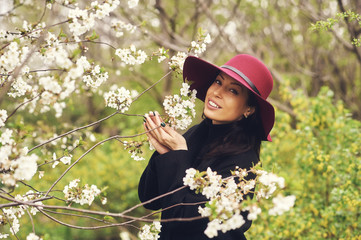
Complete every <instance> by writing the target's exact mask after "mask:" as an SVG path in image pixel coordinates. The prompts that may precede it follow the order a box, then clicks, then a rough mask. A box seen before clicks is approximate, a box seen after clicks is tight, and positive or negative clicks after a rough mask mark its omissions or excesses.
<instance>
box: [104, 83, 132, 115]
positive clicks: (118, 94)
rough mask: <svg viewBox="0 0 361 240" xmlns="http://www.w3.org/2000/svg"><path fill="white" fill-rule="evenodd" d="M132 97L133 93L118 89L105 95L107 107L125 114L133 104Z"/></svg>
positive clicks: (122, 88)
mask: <svg viewBox="0 0 361 240" xmlns="http://www.w3.org/2000/svg"><path fill="white" fill-rule="evenodd" d="M131 95H132V94H131V92H130V91H129V90H127V89H126V88H124V87H121V88H117V89H116V90H112V91H109V92H107V93H105V94H104V99H105V104H106V106H107V107H111V108H114V109H117V110H120V111H121V112H122V113H124V112H125V111H127V110H128V109H129V107H130V105H131V103H132V96H131Z"/></svg>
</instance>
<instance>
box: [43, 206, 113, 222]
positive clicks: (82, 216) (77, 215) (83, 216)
mask: <svg viewBox="0 0 361 240" xmlns="http://www.w3.org/2000/svg"><path fill="white" fill-rule="evenodd" d="M44 211H45V212H49V213H54V214H60V215H66V216H73V217H80V218H89V219H92V220H95V221H98V222H102V223H111V222H108V221H105V220H104V219H98V218H95V217H91V216H87V215H80V214H74V213H63V212H56V211H51V210H48V209H44Z"/></svg>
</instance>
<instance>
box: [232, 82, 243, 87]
mask: <svg viewBox="0 0 361 240" xmlns="http://www.w3.org/2000/svg"><path fill="white" fill-rule="evenodd" d="M231 84H233V85H237V86H239V87H241V88H243V86H242V84H240V83H238V82H231Z"/></svg>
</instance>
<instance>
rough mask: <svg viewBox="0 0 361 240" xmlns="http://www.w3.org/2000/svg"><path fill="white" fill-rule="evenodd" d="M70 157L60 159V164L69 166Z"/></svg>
mask: <svg viewBox="0 0 361 240" xmlns="http://www.w3.org/2000/svg"><path fill="white" fill-rule="evenodd" d="M71 157H72V156H71V155H70V156H64V157H62V158H60V161H61V162H62V163H64V164H65V165H67V164H70V163H71Z"/></svg>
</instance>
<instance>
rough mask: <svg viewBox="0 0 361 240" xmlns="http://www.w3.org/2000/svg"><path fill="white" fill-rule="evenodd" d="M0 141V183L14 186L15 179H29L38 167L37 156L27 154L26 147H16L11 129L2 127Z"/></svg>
mask: <svg viewBox="0 0 361 240" xmlns="http://www.w3.org/2000/svg"><path fill="white" fill-rule="evenodd" d="M0 143H1V147H0V172H1V173H0V178H1V183H2V184H4V185H8V186H15V184H16V181H22V180H31V179H32V177H33V176H34V175H35V173H36V171H37V169H38V165H37V161H38V159H39V157H38V156H37V155H36V154H31V155H28V148H26V147H25V148H21V149H18V147H19V146H18V145H16V143H15V140H14V139H13V130H11V129H8V128H5V129H2V131H1V136H0Z"/></svg>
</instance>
